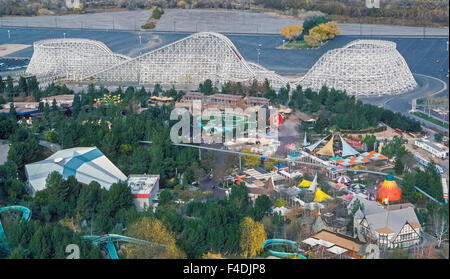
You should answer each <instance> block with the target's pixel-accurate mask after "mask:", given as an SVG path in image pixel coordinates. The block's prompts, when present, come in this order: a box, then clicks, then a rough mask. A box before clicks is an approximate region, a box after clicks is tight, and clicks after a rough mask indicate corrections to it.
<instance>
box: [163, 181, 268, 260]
mask: <svg viewBox="0 0 450 279" xmlns="http://www.w3.org/2000/svg"><path fill="white" fill-rule="evenodd" d="M160 202H161V201H160ZM270 205H271V203H270V200H269V198H268V197H267V196H265V195H262V196H259V197H258V198H257V200H256V202H255V206H254V207H252V206H251V205H250V204H249V202H248V192H247V188H246V187H245V186H244V185H239V186H233V187H232V191H231V194H230V196H229V197H228V198H225V199H223V200H211V201H207V202H200V201H194V202H190V203H189V204H188V205H187V207H186V211H185V214H186V216H187V217H184V218H183V217H182V215H181V214H179V213H178V212H177V211H176V210H175V205H174V204H173V203H171V202H169V201H168V202H166V203H165V204H164V205H163V206H162V207H160V208H159V210H158V211H157V212H156V215H157V216H158V218H159V219H161V220H162V221H163V222H164V223H165V224H166V226H167V227H168V228H170V229H171V230H172V231H174V232H176V233H177V235H178V236H177V239H178V241H177V243H179V246H180V247H181V248H182V249H183V250H184V251H186V253H187V256H188V257H189V258H200V257H201V256H202V255H204V254H206V253H207V252H212V253H220V254H222V255H231V254H239V253H240V247H239V241H240V234H239V225H240V223H241V221H242V219H243V218H244V217H251V218H252V219H253V220H255V221H257V222H259V221H261V220H262V218H263V216H264V214H266V213H267V212H268V210H269V209H270Z"/></svg>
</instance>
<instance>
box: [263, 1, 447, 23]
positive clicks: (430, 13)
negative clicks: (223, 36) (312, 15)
mask: <svg viewBox="0 0 450 279" xmlns="http://www.w3.org/2000/svg"><path fill="white" fill-rule="evenodd" d="M254 3H255V4H259V5H262V6H263V7H266V8H272V9H277V10H281V11H288V10H290V11H291V13H292V14H293V15H296V14H298V11H300V10H307V11H320V12H323V13H325V14H328V15H332V16H336V17H339V18H342V19H344V20H345V19H348V18H354V19H356V20H358V19H359V18H362V21H363V22H365V23H377V22H378V23H392V24H405V23H407V24H417V25H424V24H425V25H434V24H437V25H441V26H448V20H449V14H448V4H449V2H448V1H447V0H405V1H401V0H398V1H380V9H372V8H367V7H366V5H365V1H357V0H340V1H332V0H324V1H307V0H254ZM377 19H378V20H377Z"/></svg>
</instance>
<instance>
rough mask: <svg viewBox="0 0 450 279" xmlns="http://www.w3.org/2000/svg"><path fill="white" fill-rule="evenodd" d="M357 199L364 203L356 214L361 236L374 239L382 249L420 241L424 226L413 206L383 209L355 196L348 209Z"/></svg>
mask: <svg viewBox="0 0 450 279" xmlns="http://www.w3.org/2000/svg"><path fill="white" fill-rule="evenodd" d="M356 200H358V201H359V202H360V204H362V205H363V208H362V209H361V208H360V209H358V211H357V212H356V213H355V215H354V222H353V224H354V232H355V234H356V235H357V236H358V238H362V239H364V240H366V241H367V240H368V239H372V240H374V241H376V242H377V245H378V246H379V247H380V248H381V247H385V248H397V247H400V248H405V247H410V246H413V245H417V244H419V243H420V238H421V225H420V223H419V219H418V218H417V216H416V213H415V212H414V208H413V207H410V206H406V207H404V208H384V207H383V206H381V205H380V204H378V203H377V202H376V201H371V200H366V199H363V198H360V197H357V196H355V198H354V199H353V200H352V201H351V202H350V204H349V206H348V208H349V209H350V208H352V206H353V204H354V203H355V202H356Z"/></svg>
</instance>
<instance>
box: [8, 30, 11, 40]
mask: <svg viewBox="0 0 450 279" xmlns="http://www.w3.org/2000/svg"><path fill="white" fill-rule="evenodd" d="M8 39H11V32H10V31H9V30H8Z"/></svg>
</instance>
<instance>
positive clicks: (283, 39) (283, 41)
mask: <svg viewBox="0 0 450 279" xmlns="http://www.w3.org/2000/svg"><path fill="white" fill-rule="evenodd" d="M283 49H284V39H283Z"/></svg>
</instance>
